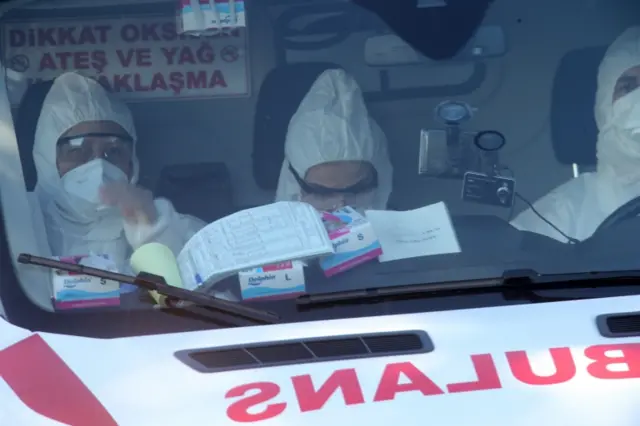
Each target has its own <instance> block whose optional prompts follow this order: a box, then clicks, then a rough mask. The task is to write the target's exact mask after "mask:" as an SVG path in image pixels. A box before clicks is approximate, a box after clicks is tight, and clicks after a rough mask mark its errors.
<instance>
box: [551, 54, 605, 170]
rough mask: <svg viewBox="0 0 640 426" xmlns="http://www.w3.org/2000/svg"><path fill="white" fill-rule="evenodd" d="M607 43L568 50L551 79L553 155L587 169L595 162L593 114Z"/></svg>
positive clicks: (596, 130) (596, 131)
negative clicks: (601, 64)
mask: <svg viewBox="0 0 640 426" xmlns="http://www.w3.org/2000/svg"><path fill="white" fill-rule="evenodd" d="M606 50H607V47H606V46H605V47H602V46H598V47H589V48H585V49H579V50H573V51H571V52H569V53H567V54H566V55H565V56H564V57H563V58H562V60H561V61H560V65H559V66H558V70H557V72H556V76H555V79H554V82H553V93H552V103H551V138H552V143H553V150H554V152H555V155H556V159H557V160H558V161H559V162H560V163H561V164H566V165H574V167H577V168H578V170H579V171H588V170H589V169H590V168H593V167H595V165H596V141H597V138H598V127H597V125H596V121H595V116H594V105H595V99H596V89H597V87H598V84H597V77H598V68H599V67H600V62H601V61H602V58H603V57H604V54H605V52H606Z"/></svg>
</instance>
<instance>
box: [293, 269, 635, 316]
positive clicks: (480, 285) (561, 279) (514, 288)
mask: <svg viewBox="0 0 640 426" xmlns="http://www.w3.org/2000/svg"><path fill="white" fill-rule="evenodd" d="M611 284H615V285H617V286H639V287H640V271H635V270H632V271H615V272H581V273H570V274H540V273H538V272H536V271H534V270H530V269H525V270H512V271H506V272H505V273H504V274H503V275H502V276H501V277H497V278H488V279H475V280H462V281H445V282H440V283H433V284H413V285H404V286H396V287H382V288H373V289H365V290H352V291H344V292H335V293H320V294H307V295H303V296H300V297H299V298H298V299H296V304H297V305H298V306H299V307H301V308H312V307H314V306H320V305H326V304H335V303H337V304H342V303H346V304H358V303H363V304H364V303H375V302H376V301H384V300H388V299H412V298H427V297H442V296H447V295H459V294H474V293H475V294H478V293H490V292H496V293H504V294H505V297H507V298H508V299H511V300H514V299H515V300H519V299H525V300H530V301H534V302H535V301H544V302H549V301H561V300H576V299H580V298H579V297H570V298H551V297H546V296H539V295H536V294H535V293H534V290H561V289H570V288H595V287H601V286H606V285H611Z"/></svg>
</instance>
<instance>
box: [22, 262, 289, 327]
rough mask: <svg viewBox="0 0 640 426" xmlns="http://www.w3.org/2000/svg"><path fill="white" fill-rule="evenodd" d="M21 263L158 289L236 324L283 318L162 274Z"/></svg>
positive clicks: (179, 305)
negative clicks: (169, 280)
mask: <svg viewBox="0 0 640 426" xmlns="http://www.w3.org/2000/svg"><path fill="white" fill-rule="evenodd" d="M18 262H19V263H22V264H25V265H36V266H42V267H45V268H49V269H59V270H62V271H67V272H75V273H80V274H85V275H89V276H92V277H96V278H104V279H106V280H113V281H117V282H121V283H127V284H132V285H135V286H137V287H140V288H143V289H145V290H149V291H156V292H158V294H160V295H162V296H165V298H164V300H165V303H164V304H165V306H166V307H168V308H174V309H184V310H188V308H189V306H191V305H193V306H194V307H196V308H206V309H208V310H211V311H213V312H215V313H217V314H223V315H225V316H228V317H229V318H230V320H229V322H230V323H231V324H232V325H237V326H241V325H246V323H245V322H244V321H239V319H240V320H249V321H254V322H256V323H261V324H275V323H278V322H279V320H280V317H279V316H278V315H277V314H275V313H273V312H269V311H264V310H260V309H254V308H250V307H248V306H244V305H241V304H239V303H235V302H229V301H227V300H223V299H218V298H216V297H213V296H209V295H207V294H204V293H198V292H195V291H190V290H185V289H182V288H178V287H173V286H170V285H168V284H167V283H166V282H165V281H164V279H163V278H162V277H158V276H156V275H152V274H140V275H138V276H137V277H133V276H130V275H124V274H119V273H116V272H111V271H105V270H103V269H98V268H91V267H89V266H84V265H75V264H71V263H65V262H61V261H59V260H54V259H49V258H46V257H39V256H33V255H30V254H25V253H21V254H20V255H19V256H18Z"/></svg>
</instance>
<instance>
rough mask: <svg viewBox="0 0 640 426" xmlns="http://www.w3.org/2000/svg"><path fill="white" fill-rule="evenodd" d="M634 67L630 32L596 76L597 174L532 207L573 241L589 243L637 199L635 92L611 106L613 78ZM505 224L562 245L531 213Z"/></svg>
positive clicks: (639, 108)
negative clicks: (605, 223)
mask: <svg viewBox="0 0 640 426" xmlns="http://www.w3.org/2000/svg"><path fill="white" fill-rule="evenodd" d="M638 65H640V27H635V28H631V29H629V30H627V31H625V32H624V33H623V34H622V35H621V36H620V37H618V39H617V40H616V41H615V42H614V43H613V44H611V46H610V47H609V49H608V50H607V52H606V54H605V57H604V59H603V61H602V63H601V64H600V68H599V71H598V89H597V93H596V104H595V118H596V123H597V125H598V129H599V133H598V141H597V159H598V166H597V171H596V172H594V173H584V174H582V175H580V176H579V177H578V178H575V179H572V180H570V181H568V182H566V183H564V184H563V185H560V186H559V187H557V188H556V189H554V190H553V191H551V192H550V193H549V194H547V195H545V196H544V197H542V198H541V199H539V200H538V201H537V202H536V203H535V204H534V207H535V209H536V210H537V211H538V212H539V213H540V214H541V215H542V216H544V217H545V218H546V219H547V220H549V221H550V222H551V223H553V224H554V225H555V226H556V227H558V228H559V229H560V230H561V231H562V232H564V233H565V234H566V235H568V236H569V237H571V238H574V239H576V240H579V241H582V240H585V239H587V238H589V237H590V236H591V235H592V234H593V233H594V232H595V230H596V229H597V227H598V226H599V225H600V224H601V223H602V222H603V221H604V220H605V219H606V218H607V217H608V216H609V215H610V214H611V213H613V212H614V211H615V210H616V209H617V208H619V207H620V206H622V205H624V204H625V203H627V202H628V201H630V200H632V199H633V198H635V197H637V196H640V89H635V91H633V92H631V93H628V94H626V95H624V96H623V97H621V98H619V99H618V100H616V101H615V103H614V102H613V94H614V89H615V86H616V82H617V80H618V78H619V77H620V76H621V75H622V74H623V73H624V72H626V71H627V70H628V69H630V68H633V67H636V66H638ZM511 224H512V225H513V226H515V227H516V228H518V229H520V230H525V231H532V232H535V233H538V234H542V235H546V236H549V237H552V238H555V239H557V240H559V241H562V242H567V239H566V238H565V237H563V236H562V235H560V234H559V233H558V232H557V231H556V230H554V229H553V228H552V227H551V226H549V225H548V224H547V223H545V222H544V221H542V220H541V219H540V218H539V217H538V216H537V215H536V214H535V213H533V211H532V210H531V209H527V210H526V211H524V212H522V213H521V214H520V215H518V216H517V217H516V218H515V219H514V220H513V221H512V222H511Z"/></svg>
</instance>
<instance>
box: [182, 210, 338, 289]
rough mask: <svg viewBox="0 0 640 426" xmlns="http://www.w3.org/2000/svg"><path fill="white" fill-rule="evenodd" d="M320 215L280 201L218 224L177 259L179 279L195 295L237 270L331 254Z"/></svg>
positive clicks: (194, 239) (195, 238)
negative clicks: (202, 286) (203, 286)
mask: <svg viewBox="0 0 640 426" xmlns="http://www.w3.org/2000/svg"><path fill="white" fill-rule="evenodd" d="M333 251H334V249H333V245H332V244H331V240H329V236H328V235H327V231H326V230H325V228H324V225H323V224H322V220H321V219H320V215H319V214H318V212H317V211H316V210H315V209H314V208H313V207H311V206H310V205H309V204H306V203H299V202H278V203H274V204H269V205H266V206H261V207H255V208H252V209H248V210H243V211H241V212H237V213H234V214H232V215H230V216H227V217H225V218H222V219H220V220H217V221H216V222H213V223H211V224H209V225H207V226H206V227H204V228H203V229H202V230H200V231H199V232H198V233H197V234H196V235H194V236H193V237H192V238H191V239H190V240H189V241H188V242H187V244H185V246H184V248H183V249H182V251H181V252H180V254H179V255H178V266H179V268H180V275H181V277H182V280H183V283H184V285H185V287H186V288H188V289H190V290H193V289H194V288H196V287H199V286H200V285H202V284H210V283H212V282H215V281H217V280H219V279H222V278H224V277H226V276H229V275H231V274H233V273H236V272H238V271H242V270H246V269H251V268H254V267H257V266H262V265H272V264H275V263H281V262H285V261H289V260H304V259H309V258H313V257H318V256H325V255H328V254H331V253H333Z"/></svg>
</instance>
